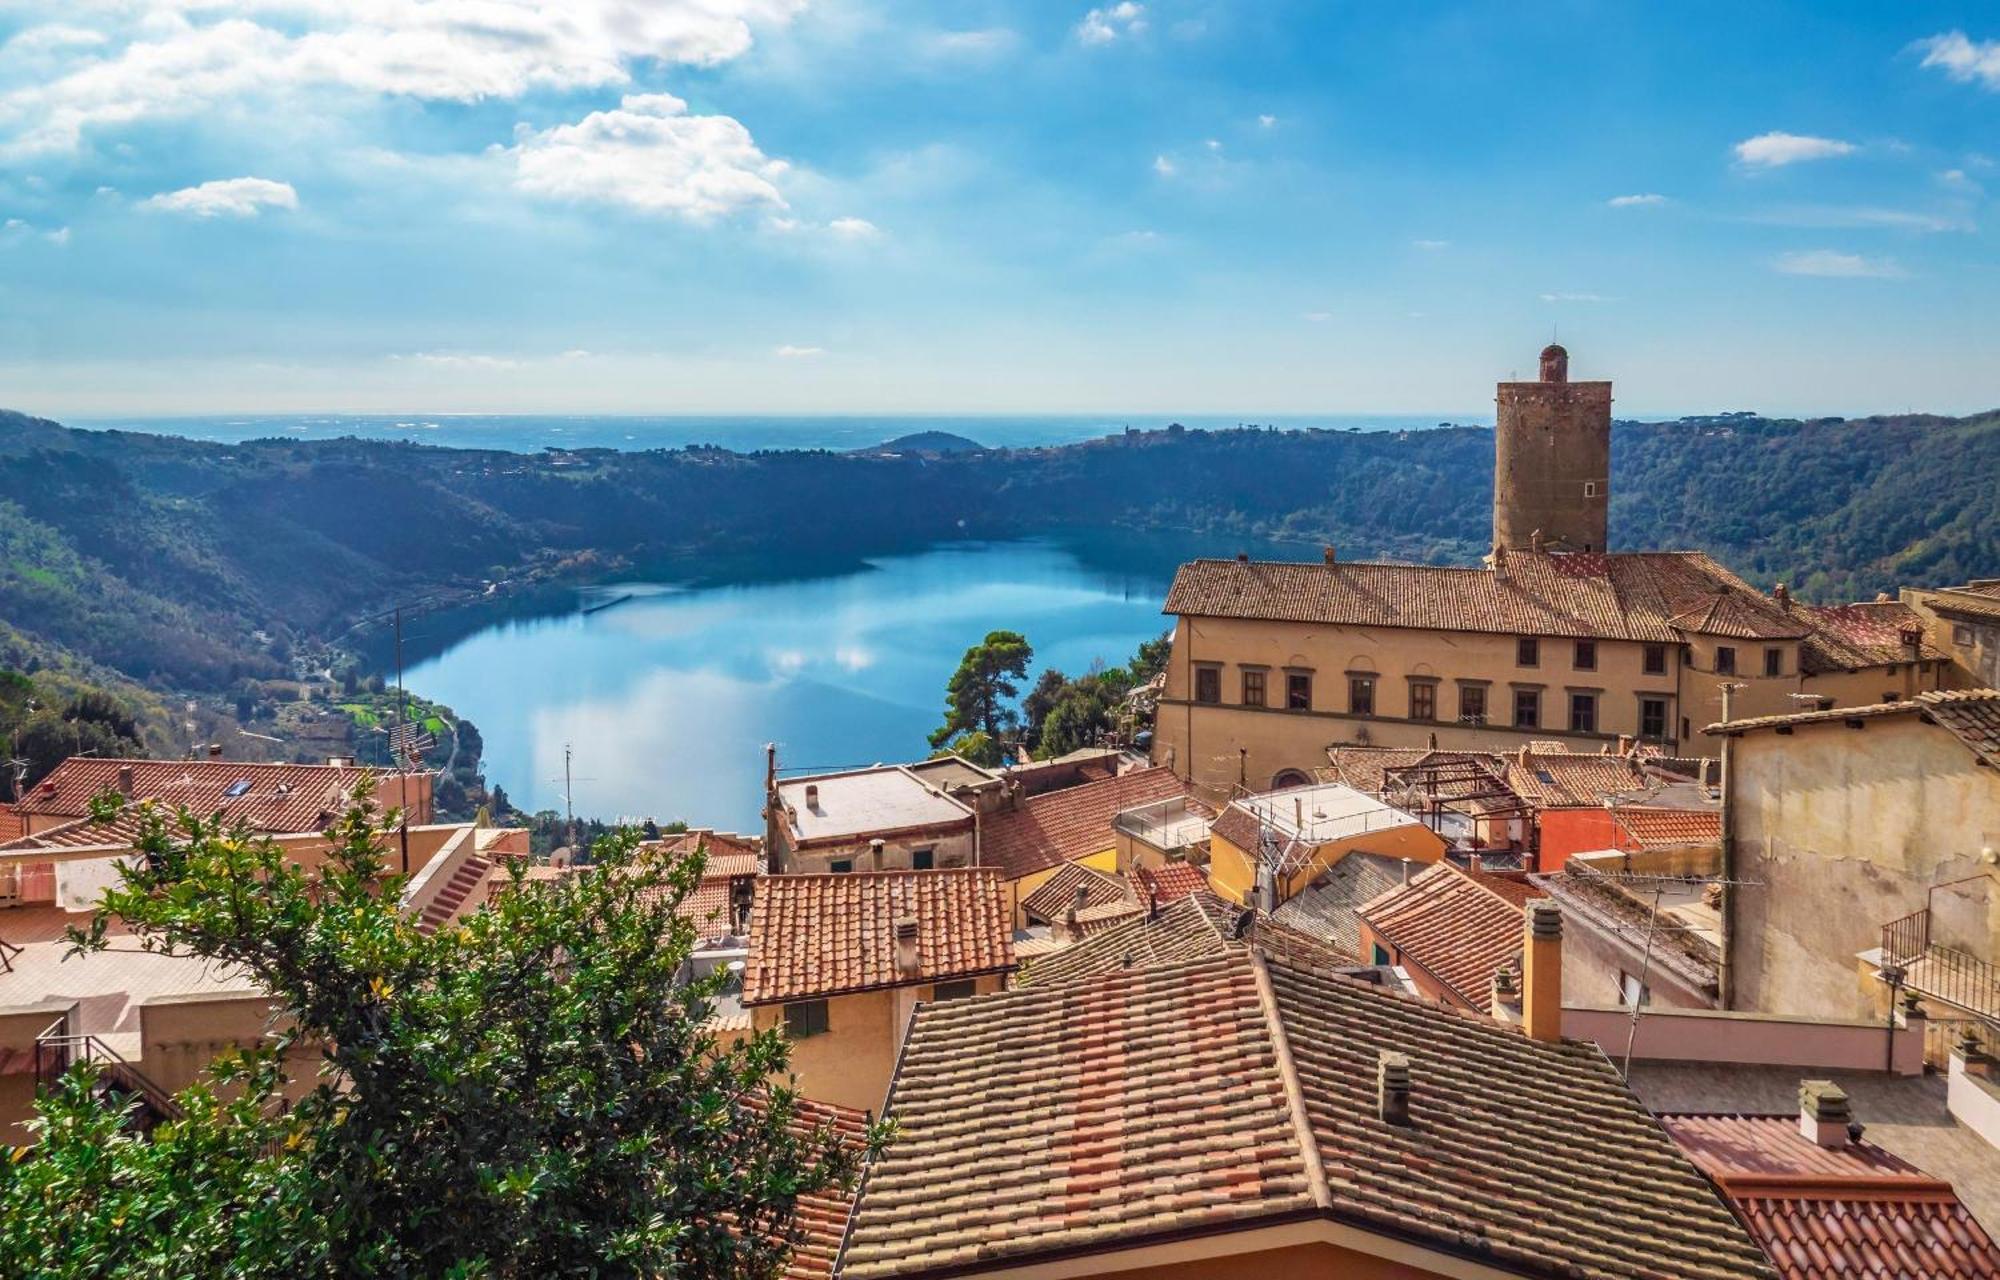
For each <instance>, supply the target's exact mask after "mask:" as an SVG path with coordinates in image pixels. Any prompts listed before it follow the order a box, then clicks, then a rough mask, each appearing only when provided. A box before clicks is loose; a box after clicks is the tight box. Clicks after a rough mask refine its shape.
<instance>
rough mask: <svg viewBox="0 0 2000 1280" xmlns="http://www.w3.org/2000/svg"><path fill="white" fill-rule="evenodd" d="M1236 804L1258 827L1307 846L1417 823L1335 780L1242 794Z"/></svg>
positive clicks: (1388, 805)
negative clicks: (1265, 827)
mask: <svg viewBox="0 0 2000 1280" xmlns="http://www.w3.org/2000/svg"><path fill="white" fill-rule="evenodd" d="M1235 805H1236V807H1237V808H1239V809H1242V810H1244V811H1246V812H1247V813H1249V814H1250V815H1251V816H1252V817H1254V818H1256V819H1257V822H1258V825H1259V826H1266V825H1268V826H1269V827H1271V828H1272V829H1273V830H1274V831H1275V832H1277V833H1278V834H1279V835H1281V836H1284V837H1286V838H1288V839H1294V840H1300V841H1303V842H1304V843H1306V844H1325V843H1326V842H1328V841H1329V840H1345V839H1347V838H1348V837H1349V836H1359V835H1366V834H1368V833H1369V832H1371V831H1387V830H1389V829H1390V828H1392V827H1410V826H1417V825H1419V824H1418V822H1417V820H1416V819H1415V818H1413V817H1411V816H1410V815H1409V814H1407V813H1404V812H1403V811H1402V810H1401V809H1398V808H1396V807H1395V806H1394V805H1391V804H1384V803H1383V802H1382V801H1380V800H1377V799H1376V798H1375V797H1374V796H1370V795H1364V794H1362V793H1361V792H1359V791H1356V790H1355V789H1354V788H1353V787H1350V786H1346V785H1345V784H1343V783H1338V782H1315V783H1309V784H1307V785H1306V786H1303V787H1287V788H1285V789H1284V790H1283V791H1266V792H1263V793H1262V794H1259V795H1254V796H1244V797H1242V798H1241V799H1239V800H1237V801H1235Z"/></svg>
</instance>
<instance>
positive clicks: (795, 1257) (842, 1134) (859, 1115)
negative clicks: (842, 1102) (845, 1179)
mask: <svg viewBox="0 0 2000 1280" xmlns="http://www.w3.org/2000/svg"><path fill="white" fill-rule="evenodd" d="M794 1105H795V1107H796V1110H794V1111H793V1113H792V1125H791V1128H792V1132H794V1133H796V1134H798V1135H799V1136H800V1137H811V1136H812V1134H813V1132H814V1131H815V1130H816V1129H818V1128H820V1127H821V1126H822V1125H824V1126H826V1127H828V1128H830V1129H832V1130H833V1132H834V1135H835V1136H836V1137H837V1138H839V1139H840V1141H841V1143H842V1144H843V1145H845V1146H848V1147H852V1148H854V1149H856V1150H858V1149H860V1148H861V1146H862V1145H863V1144H864V1143H865V1142H866V1141H867V1137H868V1113H867V1112H865V1111H856V1110H855V1109H854V1108H852V1107H843V1106H838V1105H836V1104H834V1103H831V1102H818V1101H814V1100H813V1099H810V1098H799V1099H797V1101H796V1103H795V1104H794ZM853 1209H854V1192H853V1190H852V1188H844V1187H840V1186H832V1187H829V1188H827V1189H826V1190H824V1191H820V1192H816V1193H814V1194H812V1195H809V1196H800V1197H799V1200H798V1205H797V1213H796V1215H795V1216H794V1219H793V1221H794V1222H795V1224H796V1226H797V1229H798V1232H799V1239H798V1242H797V1243H796V1244H794V1245H793V1246H792V1256H791V1258H790V1260H789V1261H788V1262H786V1264H785V1270H784V1272H783V1275H784V1280H825V1278H826V1277H829V1276H831V1275H832V1274H833V1261H834V1258H835V1256H836V1255H838V1254H839V1252H840V1238H841V1236H842V1235H843V1234H845V1233H846V1231H847V1218H848V1215H849V1214H850V1213H851V1212H853Z"/></svg>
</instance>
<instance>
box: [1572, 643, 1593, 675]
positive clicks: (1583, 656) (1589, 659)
mask: <svg viewBox="0 0 2000 1280" xmlns="http://www.w3.org/2000/svg"><path fill="white" fill-rule="evenodd" d="M1576 669H1577V670H1578V671H1595V670H1597V641H1595V640H1579V641H1577V642H1576Z"/></svg>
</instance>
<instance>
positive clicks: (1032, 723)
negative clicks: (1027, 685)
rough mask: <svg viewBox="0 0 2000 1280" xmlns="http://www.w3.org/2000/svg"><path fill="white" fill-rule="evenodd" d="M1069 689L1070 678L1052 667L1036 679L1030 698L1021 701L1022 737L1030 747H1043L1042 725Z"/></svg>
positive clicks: (1030, 691)
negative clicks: (1064, 692)
mask: <svg viewBox="0 0 2000 1280" xmlns="http://www.w3.org/2000/svg"><path fill="white" fill-rule="evenodd" d="M1068 688H1069V677H1068V676H1066V675H1064V674H1063V673H1062V672H1060V671H1058V670H1056V669H1055V668H1054V667H1050V668H1049V669H1048V670H1046V671H1044V672H1042V674H1041V675H1040V676H1039V677H1037V678H1036V680H1035V687H1034V688H1032V689H1030V690H1028V696H1027V697H1025V698H1023V699H1021V721H1022V724H1021V736H1022V738H1023V740H1024V741H1026V742H1027V744H1028V746H1029V747H1031V748H1033V747H1038V746H1040V745H1041V741H1042V725H1043V723H1044V722H1046V721H1047V720H1048V718H1049V712H1050V711H1052V710H1054V709H1055V705H1056V702H1057V701H1058V700H1059V699H1060V698H1061V697H1062V695H1063V691H1064V690H1066V689H1068Z"/></svg>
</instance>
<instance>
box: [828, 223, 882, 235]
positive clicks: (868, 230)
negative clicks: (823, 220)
mask: <svg viewBox="0 0 2000 1280" xmlns="http://www.w3.org/2000/svg"><path fill="white" fill-rule="evenodd" d="M826 229H827V230H828V231H831V232H832V233H833V234H834V235H836V236H839V237H840V238H841V239H843V240H873V239H876V238H877V237H879V236H880V235H881V234H882V228H880V227H878V226H876V225H875V224H874V223H872V222H870V221H868V219H866V218H835V219H834V220H833V221H832V222H829V223H827V224H826Z"/></svg>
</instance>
